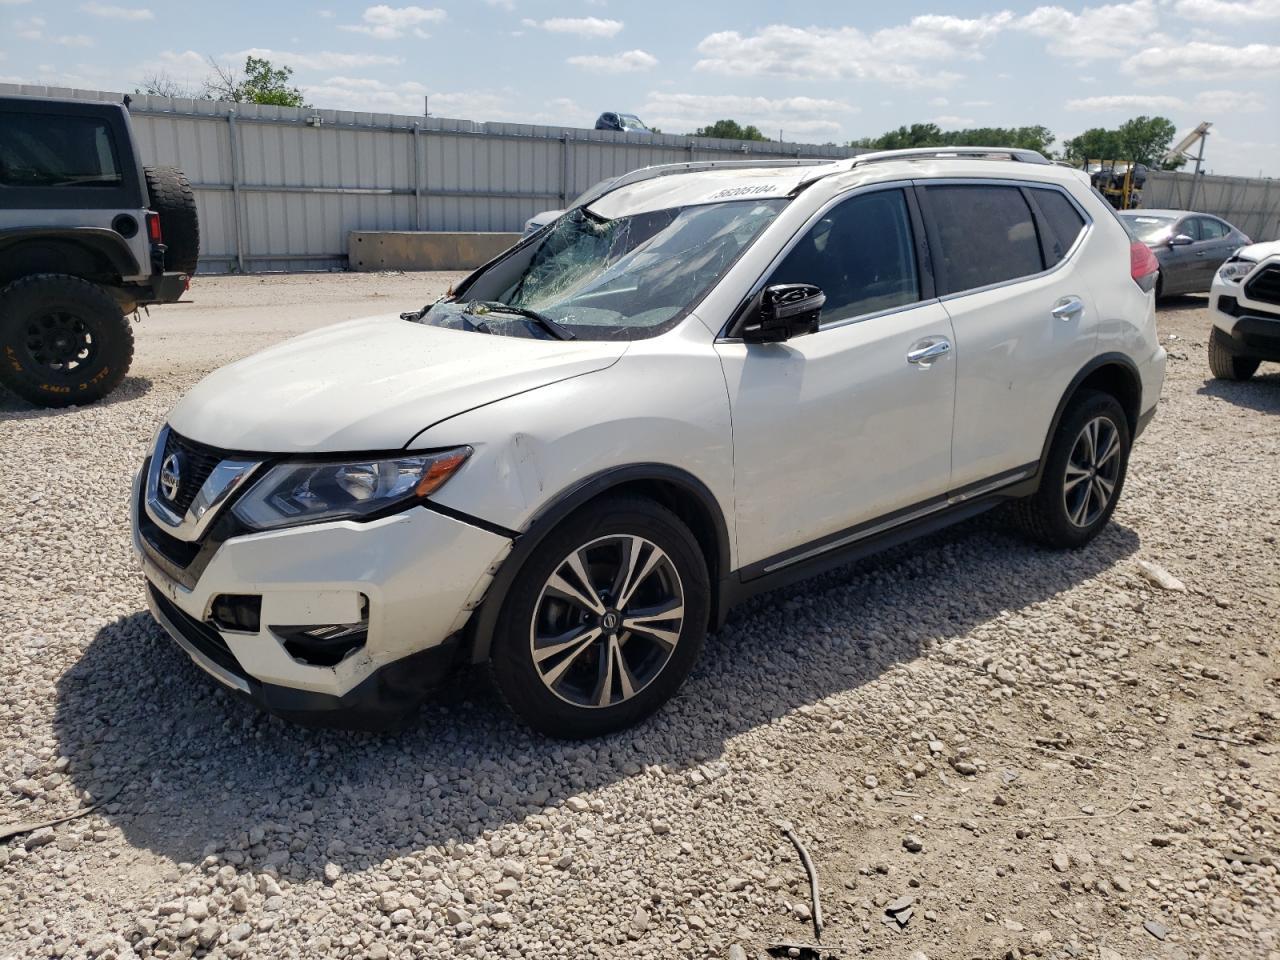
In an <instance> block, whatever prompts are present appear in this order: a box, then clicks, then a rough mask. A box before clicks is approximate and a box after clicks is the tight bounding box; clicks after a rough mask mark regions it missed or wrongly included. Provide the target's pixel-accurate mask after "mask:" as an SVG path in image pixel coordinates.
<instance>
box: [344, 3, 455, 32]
mask: <svg viewBox="0 0 1280 960" xmlns="http://www.w3.org/2000/svg"><path fill="white" fill-rule="evenodd" d="M447 17H448V14H447V13H445V12H444V11H443V10H441V9H440V8H439V7H389V6H387V5H386V4H385V3H380V4H378V5H377V6H374V7H367V8H365V11H364V13H363V14H362V15H361V17H360V19H361V20H363V21H364V22H363V23H349V24H344V25H343V26H342V27H340V28H339V29H342V30H349V31H351V32H352V33H363V34H367V35H368V36H370V37H374V38H376V39H378V40H396V39H398V38H400V37H403V36H405V35H406V34H409V33H411V34H413V36H415V37H418V38H420V39H426V38H427V37H429V36H430V34H429V33H427V32H426V31H425V30H424V29H422V25H423V24H424V23H439V22H440V21H441V20H444V19H446V18H447Z"/></svg>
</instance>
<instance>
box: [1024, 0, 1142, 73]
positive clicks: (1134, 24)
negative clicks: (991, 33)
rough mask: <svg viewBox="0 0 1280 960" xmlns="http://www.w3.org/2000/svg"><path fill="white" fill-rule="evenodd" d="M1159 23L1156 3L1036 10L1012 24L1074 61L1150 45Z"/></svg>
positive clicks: (1053, 51)
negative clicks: (1041, 39)
mask: <svg viewBox="0 0 1280 960" xmlns="http://www.w3.org/2000/svg"><path fill="white" fill-rule="evenodd" d="M1156 23H1157V15H1156V5H1155V0H1133V2H1132V3H1116V4H1108V5H1105V6H1101V7H1085V8H1084V9H1083V10H1081V11H1080V12H1079V13H1073V12H1071V11H1070V10H1067V9H1065V8H1063V7H1036V8H1035V9H1034V10H1032V11H1031V12H1030V13H1028V14H1027V15H1026V16H1024V17H1019V18H1018V19H1017V20H1016V21H1014V22H1013V24H1012V27H1013V28H1014V29H1016V30H1025V31H1027V32H1028V33H1031V34H1034V35H1035V36H1038V37H1044V38H1046V39H1047V40H1048V41H1049V44H1048V47H1047V49H1048V51H1049V53H1051V54H1053V55H1055V56H1059V57H1070V58H1072V59H1074V60H1103V59H1106V58H1108V57H1116V56H1120V55H1122V54H1124V53H1127V52H1128V51H1130V50H1133V49H1134V48H1136V47H1140V46H1142V44H1144V43H1150V42H1151V36H1152V32H1153V31H1154V30H1155V26H1156Z"/></svg>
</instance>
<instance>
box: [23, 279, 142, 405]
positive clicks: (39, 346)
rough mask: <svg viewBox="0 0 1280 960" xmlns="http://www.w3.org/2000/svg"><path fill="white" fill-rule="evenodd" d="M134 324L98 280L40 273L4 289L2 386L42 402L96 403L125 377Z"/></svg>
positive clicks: (67, 403) (130, 352) (45, 403)
mask: <svg viewBox="0 0 1280 960" xmlns="http://www.w3.org/2000/svg"><path fill="white" fill-rule="evenodd" d="M132 361H133V331H132V330H131V329H130V328H129V321H128V320H126V319H125V316H124V314H123V313H121V311H120V305H119V304H118V303H116V301H115V299H114V298H113V297H112V296H111V295H110V294H109V293H107V292H106V291H105V290H103V289H102V288H101V287H99V286H97V285H96V284H93V283H89V282H88V281H87V280H81V279H80V278H79V277H71V276H66V275H64V274H58V273H37V274H35V275H34V276H30V277H23V278H22V279H21V280H15V281H14V282H13V283H11V284H9V285H8V286H7V287H5V288H4V289H3V290H0V386H4V387H7V388H8V389H10V390H12V391H13V392H14V393H16V394H17V395H18V396H20V397H22V398H23V399H24V400H28V401H30V402H31V403H34V404H37V405H38V406H42V407H69V406H71V405H72V404H86V403H93V402H94V401H95V400H100V399H101V398H102V397H105V396H106V395H107V394H108V393H110V392H111V391H112V390H114V389H115V388H116V387H118V386H119V385H120V381H122V380H123V379H124V375H125V374H126V373H128V372H129V364H130V363H131V362H132Z"/></svg>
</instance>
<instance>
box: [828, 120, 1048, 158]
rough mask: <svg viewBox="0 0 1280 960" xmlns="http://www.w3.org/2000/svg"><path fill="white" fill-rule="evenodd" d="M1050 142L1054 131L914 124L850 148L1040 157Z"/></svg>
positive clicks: (856, 143) (855, 142) (1038, 126)
mask: <svg viewBox="0 0 1280 960" xmlns="http://www.w3.org/2000/svg"><path fill="white" fill-rule="evenodd" d="M1052 142H1053V131H1052V130H1050V129H1049V128H1048V127H1045V126H1040V125H1036V126H1029V127H974V128H971V129H967V130H943V129H942V128H941V127H939V126H938V125H937V124H936V123H913V124H911V125H910V126H902V127H899V128H898V129H897V130H890V131H888V132H887V133H882V134H881V135H880V136H878V137H863V138H862V139H860V140H854V141H852V142H851V143H850V144H849V146H851V147H861V148H862V149H865V150H905V149H909V148H913V147H1014V148H1017V149H1020V150H1038V151H1040V152H1041V153H1043V152H1045V151H1046V150H1047V149H1048V148H1049V144H1051V143H1052Z"/></svg>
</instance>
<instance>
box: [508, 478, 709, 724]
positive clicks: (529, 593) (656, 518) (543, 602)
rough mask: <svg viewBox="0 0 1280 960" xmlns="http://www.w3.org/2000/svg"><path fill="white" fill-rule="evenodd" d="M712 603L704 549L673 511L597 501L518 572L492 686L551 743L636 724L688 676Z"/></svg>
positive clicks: (645, 503) (650, 504)
mask: <svg viewBox="0 0 1280 960" xmlns="http://www.w3.org/2000/svg"><path fill="white" fill-rule="evenodd" d="M709 596H710V584H709V582H708V576H707V565H706V561H705V560H704V558H703V556H702V552H701V550H700V548H699V547H698V542H697V540H695V539H694V537H693V534H691V533H690V532H689V529H688V527H686V526H685V525H684V524H683V523H682V522H681V521H680V520H679V518H678V517H676V516H675V515H674V514H673V513H671V512H670V511H669V510H667V509H665V508H664V507H662V506H659V505H658V504H657V503H654V502H652V501H649V500H642V499H630V498H627V499H621V498H619V499H609V500H603V501H600V502H598V503H594V504H591V505H589V506H587V507H586V508H584V509H583V510H582V511H581V512H579V513H577V514H575V515H574V516H572V517H570V518H569V519H568V520H567V521H565V522H564V524H562V526H561V527H560V528H558V529H556V530H555V531H554V532H552V533H551V534H550V535H548V537H547V538H546V539H545V540H544V541H543V542H542V543H540V544H539V545H538V546H537V548H536V549H535V550H534V551H533V553H532V554H531V555H530V557H529V559H528V560H527V561H526V562H525V564H524V566H523V568H521V570H520V573H519V574H518V575H517V577H516V580H515V582H514V583H513V585H512V588H511V591H510V593H509V594H508V595H507V599H506V602H505V603H504V605H503V609H502V614H501V616H500V617H499V621H498V626H497V629H496V631H495V635H494V640H493V650H492V656H491V659H490V666H491V669H492V673H493V678H494V682H495V684H496V686H497V688H498V690H499V692H500V693H501V694H502V696H503V698H504V699H505V700H506V702H507V704H508V706H510V707H511V709H512V710H513V711H514V712H515V713H516V715H517V716H519V717H520V718H521V719H522V720H523V721H524V722H525V723H527V724H528V725H529V726H531V727H533V728H534V729H535V730H538V731H540V732H541V733H544V734H547V735H548V736H552V737H563V738H567V739H581V738H585V737H594V736H600V735H602V734H606V733H610V732H612V731H615V730H620V729H622V728H624V727H629V726H631V725H632V724H635V723H637V722H639V721H640V720H642V719H644V718H645V717H647V716H649V715H650V714H651V713H653V712H654V711H655V710H657V709H658V708H659V707H660V706H662V705H663V704H664V703H666V702H667V700H669V699H671V697H672V696H674V695H675V693H676V691H677V690H678V689H679V688H680V685H681V684H682V683H684V681H685V679H686V678H687V677H688V675H689V672H690V670H692V668H693V664H694V662H695V661H696V660H697V658H698V653H699V651H700V650H701V648H702V642H703V640H704V639H705V637H706V632H707V619H708V612H709V599H708V598H709Z"/></svg>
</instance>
